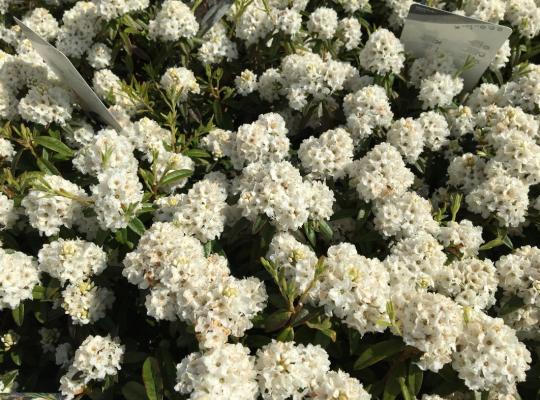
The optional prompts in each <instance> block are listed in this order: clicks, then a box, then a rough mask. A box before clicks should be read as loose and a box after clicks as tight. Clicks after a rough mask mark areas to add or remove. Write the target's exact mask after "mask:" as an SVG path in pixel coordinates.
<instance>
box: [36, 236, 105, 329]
mask: <svg viewBox="0 0 540 400" xmlns="http://www.w3.org/2000/svg"><path fill="white" fill-rule="evenodd" d="M38 261H39V269H40V270H41V271H43V272H46V273H47V274H49V275H50V276H52V277H54V278H56V279H58V280H59V281H60V283H61V284H62V285H65V286H66V287H65V289H64V290H63V292H62V298H63V300H62V307H63V308H64V310H65V311H66V313H67V314H68V315H70V316H71V318H72V320H73V323H74V324H81V325H82V324H88V323H90V322H94V321H97V320H98V319H100V318H102V317H104V316H105V311H106V309H108V308H110V306H111V305H112V303H113V301H114V294H113V292H112V291H111V290H109V289H107V288H99V287H97V286H96V285H95V284H94V283H92V281H91V280H90V279H91V278H92V276H94V275H99V274H100V273H101V272H103V270H104V269H105V268H106V267H107V255H106V254H105V252H104V251H103V250H102V249H101V248H100V247H98V246H96V245H95V244H94V243H91V242H85V241H83V240H80V239H75V240H64V239H59V240H57V241H54V242H52V243H49V244H45V245H44V246H43V247H42V249H41V250H40V251H39V254H38Z"/></svg>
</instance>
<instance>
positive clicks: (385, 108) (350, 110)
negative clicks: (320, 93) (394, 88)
mask: <svg viewBox="0 0 540 400" xmlns="http://www.w3.org/2000/svg"><path fill="white" fill-rule="evenodd" d="M343 111H344V112H345V116H346V117H347V127H348V128H349V131H350V132H351V135H352V137H353V139H354V140H355V141H356V142H358V141H360V140H362V139H365V138H366V137H368V136H370V135H371V134H372V133H373V131H374V130H375V129H376V128H388V127H389V126H390V124H391V123H392V119H393V118H394V114H393V113H392V109H391V108H390V102H389V101H388V97H387V96H386V92H385V91H384V89H383V88H382V87H380V86H377V85H373V86H366V87H364V88H362V89H360V90H358V91H357V92H356V93H350V94H348V95H347V96H345V99H344V101H343Z"/></svg>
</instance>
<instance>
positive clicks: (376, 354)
mask: <svg viewBox="0 0 540 400" xmlns="http://www.w3.org/2000/svg"><path fill="white" fill-rule="evenodd" d="M403 347H405V345H404V344H403V342H402V341H401V340H400V339H390V340H385V341H384V342H379V343H375V344H373V345H371V346H369V347H368V348H367V349H366V350H364V351H363V352H362V353H361V354H360V357H358V359H357V360H356V362H355V363H354V369H357V370H358V369H363V368H367V367H369V366H371V365H373V364H376V363H378V362H380V361H382V360H385V359H387V358H389V357H392V356H393V355H395V354H397V353H399V352H400V351H401V350H402V349H403Z"/></svg>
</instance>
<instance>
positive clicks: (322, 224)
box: [319, 220, 334, 241]
mask: <svg viewBox="0 0 540 400" xmlns="http://www.w3.org/2000/svg"><path fill="white" fill-rule="evenodd" d="M319 231H320V232H321V234H322V235H323V237H324V239H325V240H327V241H330V240H331V239H332V237H333V236H334V232H333V231H332V228H330V225H328V223H327V222H326V221H323V220H321V221H319Z"/></svg>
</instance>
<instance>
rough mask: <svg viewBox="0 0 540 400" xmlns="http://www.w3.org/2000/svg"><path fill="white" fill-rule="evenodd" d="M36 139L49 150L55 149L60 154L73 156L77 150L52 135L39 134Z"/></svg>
mask: <svg viewBox="0 0 540 400" xmlns="http://www.w3.org/2000/svg"><path fill="white" fill-rule="evenodd" d="M34 141H35V142H36V143H37V144H39V145H40V146H43V147H45V148H47V149H49V150H52V151H55V152H57V153H58V154H61V155H64V156H68V157H73V156H74V155H75V152H74V151H73V150H71V149H70V148H69V147H68V146H66V145H65V144H64V143H63V142H62V141H61V140H59V139H57V138H54V137H52V136H38V137H36V138H35V139H34Z"/></svg>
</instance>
